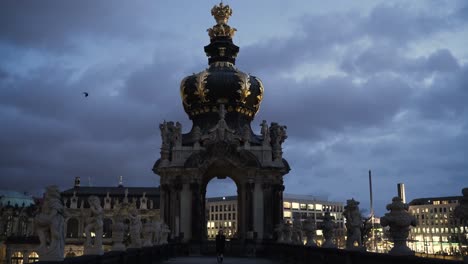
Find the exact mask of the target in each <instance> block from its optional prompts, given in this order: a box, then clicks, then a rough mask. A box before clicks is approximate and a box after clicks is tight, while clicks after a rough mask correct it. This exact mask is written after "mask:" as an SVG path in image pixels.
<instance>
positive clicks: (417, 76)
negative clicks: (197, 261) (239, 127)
mask: <svg viewBox="0 0 468 264" xmlns="http://www.w3.org/2000/svg"><path fill="white" fill-rule="evenodd" d="M436 5H438V3H437V4H436ZM209 7H211V4H210V5H209ZM209 7H208V9H209ZM197 8H199V7H197ZM444 8H445V7H444ZM0 10H1V11H0V31H1V32H2V35H1V36H0V54H4V55H8V56H2V60H1V61H0V63H2V65H1V66H0V123H2V124H5V125H4V126H3V127H2V129H1V130H0V185H1V186H7V188H12V189H18V190H28V191H32V192H33V191H34V190H37V192H42V190H43V186H44V185H48V184H52V183H53V184H58V185H59V186H60V187H61V188H68V187H70V186H71V185H72V183H73V179H74V177H75V176H81V177H82V181H83V183H84V184H85V185H86V184H87V182H88V177H89V178H90V182H91V184H93V185H95V186H97V185H113V184H117V178H118V176H120V175H122V176H124V181H125V184H126V185H131V186H151V185H157V184H158V177H157V176H155V175H154V174H153V173H152V171H151V168H152V165H153V163H154V162H155V161H156V160H157V159H158V157H159V147H160V135H159V129H158V126H157V125H158V123H159V122H162V121H163V120H174V121H181V122H182V123H183V130H184V131H188V130H189V129H190V122H189V120H188V118H187V117H186V115H185V113H184V112H183V108H182V105H181V102H180V98H179V84H180V80H181V79H182V78H183V77H184V76H186V75H190V74H191V73H192V72H198V71H200V70H202V69H203V68H205V67H206V58H205V57H203V56H202V54H203V45H206V44H207V43H206V42H207V39H206V35H205V34H204V33H203V32H204V30H205V28H206V27H208V26H210V25H211V24H212V23H213V22H212V20H211V17H207V18H206V20H207V21H208V20H209V21H210V22H209V23H208V22H207V23H208V24H207V25H206V26H204V27H201V28H198V25H195V24H194V23H195V22H194V21H195V20H196V19H194V18H193V17H191V15H194V14H195V13H198V12H194V10H193V9H188V10H187V9H184V10H181V8H180V7H179V6H177V5H174V6H171V5H168V4H164V5H163V4H160V3H158V4H152V5H149V6H145V5H141V4H135V5H134V4H133V2H132V4H128V3H124V2H113V4H111V5H110V4H109V3H108V2H99V3H95V2H92V3H91V2H90V1H80V2H70V3H69V2H67V3H63V2H61V1H57V2H55V1H41V2H40V3H39V2H26V1H24V2H23V1H16V2H5V3H2V4H1V8H0ZM197 10H198V9H197ZM444 10H445V9H444ZM447 10H449V11H447V12H445V14H444V12H426V11H421V10H416V9H412V8H408V7H407V6H401V5H394V4H385V5H378V6H377V7H375V8H374V9H372V10H370V12H369V14H362V13H358V12H357V11H354V12H342V13H322V14H320V15H317V14H310V15H306V16H302V17H299V18H294V19H293V20H294V21H295V22H297V24H296V25H295V26H293V28H291V31H293V32H294V34H291V35H290V36H289V37H279V36H276V37H273V38H269V39H258V38H257V39H256V38H255V36H252V39H250V41H249V43H250V44H249V46H241V51H240V54H239V57H238V66H239V68H240V69H241V70H243V71H245V72H251V73H252V74H254V75H257V76H259V77H260V78H261V79H262V80H263V82H264V84H265V97H264V101H263V103H262V106H261V110H260V112H259V114H258V116H257V117H256V119H255V121H254V124H253V127H254V130H256V131H257V132H258V131H259V127H258V124H259V123H260V122H261V120H262V119H266V120H268V121H270V122H272V121H273V122H275V121H277V122H280V123H282V124H285V125H287V126H288V134H289V138H288V139H287V141H286V143H285V145H284V147H285V149H284V156H285V158H286V159H287V160H288V161H289V163H290V164H291V167H292V170H291V172H290V174H289V175H287V176H286V178H285V185H286V192H287V193H303V194H315V195H317V194H318V195H324V196H328V198H329V199H332V200H338V201H343V202H344V201H345V200H346V199H349V198H351V197H354V198H356V199H358V200H360V201H361V202H362V203H361V205H362V208H367V207H368V205H369V204H368V192H367V186H368V183H367V171H368V170H369V169H372V170H373V172H374V175H375V178H374V180H375V184H374V187H375V194H376V195H375V199H376V200H375V201H376V208H379V209H378V210H377V211H378V212H379V213H380V214H381V213H383V211H384V207H385V204H386V203H388V202H390V200H391V197H392V196H394V195H395V194H396V187H395V186H396V183H398V182H405V183H406V184H407V190H408V197H409V198H417V197H421V196H433V195H437V196H439V195H456V194H459V189H461V187H460V186H462V185H466V184H467V181H466V174H467V172H468V168H467V165H466V162H465V161H464V157H465V156H466V149H467V148H468V145H467V144H468V138H467V133H466V131H467V129H468V122H467V121H466V120H468V114H467V108H466V102H467V101H468V92H467V87H468V79H467V78H468V77H467V76H468V70H467V66H466V64H464V63H463V61H464V59H463V58H461V57H460V55H459V54H458V56H456V55H455V54H457V52H454V51H453V50H451V49H450V47H449V45H447V46H444V45H439V46H432V44H431V42H430V39H431V37H433V36H434V35H436V34H438V33H451V32H454V31H455V30H460V29H464V28H466V22H463V21H464V20H463V19H465V20H466V15H465V13H466V12H465V11H463V10H464V9H463V7H462V6H456V5H455V7H454V8H448V9H447ZM152 12H155V13H152ZM192 13H193V14H192ZM168 14H178V15H179V16H178V18H177V19H176V20H174V17H172V15H171V17H170V18H169V17H167V16H169V15H168ZM206 14H208V12H205V13H204V15H206ZM148 21H150V22H148ZM151 21H155V22H154V23H153V24H151V23H152V22H151ZM161 21H163V22H164V23H160V22H161ZM168 21H170V23H169V22H168ZM197 21H198V20H197ZM171 23H172V24H171ZM255 26H258V27H260V30H266V29H265V28H261V27H262V25H261V24H258V25H255ZM267 26H268V30H271V28H274V25H267ZM175 27H177V29H175ZM249 27H254V25H249ZM194 28H197V31H192V30H193V29H194ZM179 29H180V31H181V32H180V33H174V32H175V31H178V30H179ZM238 34H242V31H241V30H239V32H238ZM272 35H275V34H272ZM449 35H450V34H449ZM200 36H203V39H204V41H203V42H200V41H201V40H202V37H200ZM115 39H122V40H124V42H125V44H121V43H118V44H115ZM426 39H427V42H426V41H425V40H426ZM450 41H451V39H450V37H449V39H447V42H450ZM148 42H151V43H153V42H154V46H151V47H152V48H148V47H147V43H148ZM129 43H130V44H129ZM145 43H146V44H145ZM168 43H169V45H168ZM89 45H91V46H92V48H89ZM411 45H413V48H415V47H414V45H416V48H418V47H417V45H426V46H425V47H424V50H427V52H420V54H421V55H419V56H410V53H411V50H410V49H409V47H410V46H411ZM70 47H73V48H70ZM45 49H46V50H47V52H44V51H45ZM193 49H195V50H193ZM10 51H14V52H13V53H11V52H10ZM134 51H137V52H134ZM7 53H8V54H7ZM31 53H34V54H35V55H34V56H31V55H30V54H31ZM458 53H459V52H458ZM37 54H39V55H37ZM108 54H112V56H109V57H110V58H109V57H107V55H108ZM124 55H125V56H124ZM17 57H21V60H18V61H17V60H16V59H17ZM38 57H39V58H38ZM323 63H328V64H332V65H335V66H336V70H331V71H329V72H326V71H325V73H322V74H315V73H314V72H311V70H310V68H308V67H307V65H308V64H313V65H316V68H317V69H319V70H323V69H322V68H325V66H323ZM7 65H8V66H7ZM296 75H300V76H301V77H300V78H295V77H297V76H296ZM83 91H87V92H89V93H90V96H89V97H87V98H85V97H84V96H83V94H82V92H83ZM210 186H211V187H210ZM208 189H209V190H211V191H210V193H209V194H208V195H209V196H210V195H229V194H235V186H234V184H233V182H231V181H225V180H214V181H213V182H210V185H209V186H208ZM223 191H226V192H223Z"/></svg>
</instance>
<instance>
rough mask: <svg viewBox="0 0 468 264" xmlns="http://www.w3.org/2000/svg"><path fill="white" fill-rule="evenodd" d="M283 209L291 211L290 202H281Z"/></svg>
mask: <svg viewBox="0 0 468 264" xmlns="http://www.w3.org/2000/svg"><path fill="white" fill-rule="evenodd" d="M283 207H284V208H285V209H291V203H290V202H283Z"/></svg>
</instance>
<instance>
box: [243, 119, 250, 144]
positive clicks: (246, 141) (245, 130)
mask: <svg viewBox="0 0 468 264" xmlns="http://www.w3.org/2000/svg"><path fill="white" fill-rule="evenodd" d="M242 141H244V146H249V145H250V126H249V125H247V124H245V125H244V127H243V128H242Z"/></svg>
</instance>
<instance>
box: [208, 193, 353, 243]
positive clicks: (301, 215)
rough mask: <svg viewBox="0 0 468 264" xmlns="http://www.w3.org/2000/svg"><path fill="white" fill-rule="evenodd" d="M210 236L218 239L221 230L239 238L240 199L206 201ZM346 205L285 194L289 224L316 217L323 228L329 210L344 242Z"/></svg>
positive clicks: (286, 215)
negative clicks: (344, 211) (238, 208)
mask: <svg viewBox="0 0 468 264" xmlns="http://www.w3.org/2000/svg"><path fill="white" fill-rule="evenodd" d="M206 208H207V212H206V219H207V236H208V238H209V239H214V238H215V236H216V234H217V233H218V231H219V230H220V229H223V230H224V233H225V234H226V236H227V237H228V238H232V237H235V236H236V232H237V216H238V215H237V196H223V197H213V198H207V199H206ZM343 210H344V205H343V203H342V202H332V201H327V200H326V199H320V198H318V197H315V196H312V195H298V194H284V195H283V217H284V220H285V222H289V223H292V221H293V219H301V221H304V220H305V219H307V218H308V217H313V219H314V220H315V221H316V224H317V227H318V228H319V229H320V228H321V223H322V221H323V216H324V215H325V212H326V211H329V212H330V215H331V216H333V217H335V222H336V224H337V233H336V238H337V239H338V240H340V239H341V240H342V241H344V217H343ZM317 235H318V240H319V243H320V242H321V241H322V231H321V230H317Z"/></svg>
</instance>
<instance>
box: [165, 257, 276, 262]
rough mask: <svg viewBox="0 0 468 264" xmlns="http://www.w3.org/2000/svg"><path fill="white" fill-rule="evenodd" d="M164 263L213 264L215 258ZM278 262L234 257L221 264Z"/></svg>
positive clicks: (177, 259) (171, 260) (177, 260)
mask: <svg viewBox="0 0 468 264" xmlns="http://www.w3.org/2000/svg"><path fill="white" fill-rule="evenodd" d="M164 263H167V264H205V263H209V264H215V263H216V257H215V256H211V257H178V258H174V259H170V260H168V261H166V262H164ZM273 263H278V262H273V261H271V260H267V259H260V258H235V257H225V258H224V261H223V264H273Z"/></svg>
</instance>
